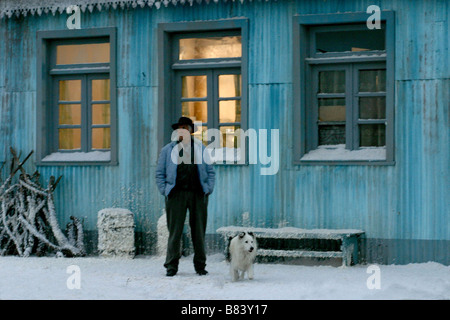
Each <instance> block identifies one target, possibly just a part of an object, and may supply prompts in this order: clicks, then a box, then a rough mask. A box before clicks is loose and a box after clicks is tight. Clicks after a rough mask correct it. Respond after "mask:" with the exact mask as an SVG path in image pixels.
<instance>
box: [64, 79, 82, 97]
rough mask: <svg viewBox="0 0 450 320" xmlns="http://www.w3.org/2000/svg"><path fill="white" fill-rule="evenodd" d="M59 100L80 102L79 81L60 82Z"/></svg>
mask: <svg viewBox="0 0 450 320" xmlns="http://www.w3.org/2000/svg"><path fill="white" fill-rule="evenodd" d="M59 100H60V101H81V80H60V81H59Z"/></svg>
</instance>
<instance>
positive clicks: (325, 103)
mask: <svg viewBox="0 0 450 320" xmlns="http://www.w3.org/2000/svg"><path fill="white" fill-rule="evenodd" d="M319 121H345V99H343V98H342V99H341V98H338V99H328V98H327V99H319Z"/></svg>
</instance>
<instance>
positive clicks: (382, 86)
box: [359, 69, 386, 92]
mask: <svg viewBox="0 0 450 320" xmlns="http://www.w3.org/2000/svg"><path fill="white" fill-rule="evenodd" d="M385 91H386V70H383V69H380V70H359V92H385Z"/></svg>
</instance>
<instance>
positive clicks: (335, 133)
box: [319, 125, 345, 145]
mask: <svg viewBox="0 0 450 320" xmlns="http://www.w3.org/2000/svg"><path fill="white" fill-rule="evenodd" d="M336 144H345V125H320V126H319V145H336Z"/></svg>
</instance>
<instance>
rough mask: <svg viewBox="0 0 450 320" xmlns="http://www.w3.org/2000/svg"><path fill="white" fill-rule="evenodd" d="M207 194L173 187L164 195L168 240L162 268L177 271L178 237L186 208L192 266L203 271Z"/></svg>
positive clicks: (181, 229) (204, 263)
mask: <svg viewBox="0 0 450 320" xmlns="http://www.w3.org/2000/svg"><path fill="white" fill-rule="evenodd" d="M207 207H208V196H206V195H205V194H204V193H203V192H198V191H197V192H196V191H193V190H173V191H172V192H171V193H170V194H169V196H168V197H167V198H166V216H167V228H168V229H169V241H168V245H167V255H166V262H165V263H164V267H166V268H167V270H175V271H178V262H179V260H180V257H181V246H180V243H181V236H182V234H183V228H184V222H185V220H186V212H187V210H189V226H190V228H191V235H192V244H193V245H194V268H195V270H196V271H199V270H204V269H205V266H206V253H205V232H206V221H207Z"/></svg>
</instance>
